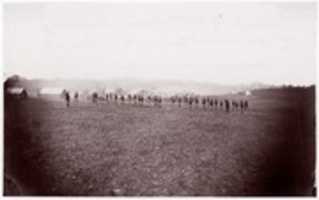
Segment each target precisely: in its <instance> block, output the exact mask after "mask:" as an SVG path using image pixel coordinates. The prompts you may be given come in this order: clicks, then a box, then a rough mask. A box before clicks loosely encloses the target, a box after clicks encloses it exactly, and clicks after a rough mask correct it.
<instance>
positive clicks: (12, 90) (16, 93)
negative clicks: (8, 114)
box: [6, 87, 28, 99]
mask: <svg viewBox="0 0 319 200" xmlns="http://www.w3.org/2000/svg"><path fill="white" fill-rule="evenodd" d="M6 94H7V95H9V96H11V97H15V98H19V99H26V98H28V92H27V90H26V89H24V88H22V87H9V88H7V90H6Z"/></svg>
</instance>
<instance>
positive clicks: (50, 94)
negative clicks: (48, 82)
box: [38, 87, 64, 100]
mask: <svg viewBox="0 0 319 200" xmlns="http://www.w3.org/2000/svg"><path fill="white" fill-rule="evenodd" d="M63 91H64V89H63V88H56V87H46V88H41V89H40V90H39V91H38V96H39V97H41V98H47V99H54V100H58V99H62V98H61V97H62V95H63Z"/></svg>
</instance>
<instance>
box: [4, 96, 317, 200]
mask: <svg viewBox="0 0 319 200" xmlns="http://www.w3.org/2000/svg"><path fill="white" fill-rule="evenodd" d="M249 103H250V105H249V106H250V108H249V110H248V111H247V112H245V113H241V112H238V111H237V112H235V111H234V112H230V113H226V112H224V111H222V110H216V109H209V110H208V109H206V110H205V109H203V108H195V107H194V108H192V109H191V108H188V107H183V108H178V107H177V106H172V105H163V106H162V107H161V108H159V107H150V106H137V105H128V104H125V105H119V104H115V103H112V104H107V103H105V102H103V103H98V104H97V105H94V104H92V103H90V102H79V103H75V102H72V103H71V107H70V108H66V106H65V104H64V102H61V101H51V100H44V99H36V98H29V99H27V100H12V99H10V100H8V99H5V113H4V122H5V124H4V125H5V132H4V142H5V148H4V158H5V180H4V183H5V184H4V187H5V188H4V192H5V195H54V196H57V195H83V196H86V195H97V196H100V195H120V196H122V195H125V196H136V195H143V196H149V195H152V196H153V195H155V196H172V195H174V196H184V195H191V196H199V195H200V196H206V195H209V196H245V195H249V196H259V195H271V196H282V195H284V196H291V195H312V185H313V181H314V180H313V177H314V162H315V132H314V123H315V122H314V120H315V116H314V91H313V90H311V91H310V90H302V91H294V92H287V91H277V92H273V91H268V92H267V91H266V92H260V93H256V94H255V95H252V96H251V97H249Z"/></svg>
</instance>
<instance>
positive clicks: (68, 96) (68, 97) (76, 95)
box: [61, 89, 79, 107]
mask: <svg viewBox="0 0 319 200" xmlns="http://www.w3.org/2000/svg"><path fill="white" fill-rule="evenodd" d="M61 96H62V98H63V99H64V100H65V102H66V107H70V101H71V94H70V92H69V91H68V90H66V89H64V90H63V91H62V94H61ZM74 101H75V102H78V101H79V93H78V92H75V93H74Z"/></svg>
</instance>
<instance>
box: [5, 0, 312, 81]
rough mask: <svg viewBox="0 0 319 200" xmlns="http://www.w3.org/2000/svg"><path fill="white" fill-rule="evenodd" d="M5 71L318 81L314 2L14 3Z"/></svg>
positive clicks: (8, 7) (9, 10) (8, 16)
mask: <svg viewBox="0 0 319 200" xmlns="http://www.w3.org/2000/svg"><path fill="white" fill-rule="evenodd" d="M3 17H4V19H3V20H4V25H3V28H4V32H3V33H4V39H3V41H4V48H3V52H4V57H3V58H4V59H3V60H4V73H5V75H11V74H19V75H22V76H26V77H28V78H88V79H109V78H118V77H120V78H125V77H129V78H144V79H175V80H195V81H210V82H216V83H223V84H236V83H250V82H256V81H257V82H264V83H270V84H282V83H292V84H312V83H315V56H316V53H315V42H316V40H315V37H316V26H315V25H316V4H315V3H309V2H306V3H296V2H285V3H213V2H206V3H151V4H145V3H144V4H143V3H136V4H128V3H120V4H110V3H83V2H82V3H6V4H4V9H3Z"/></svg>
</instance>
